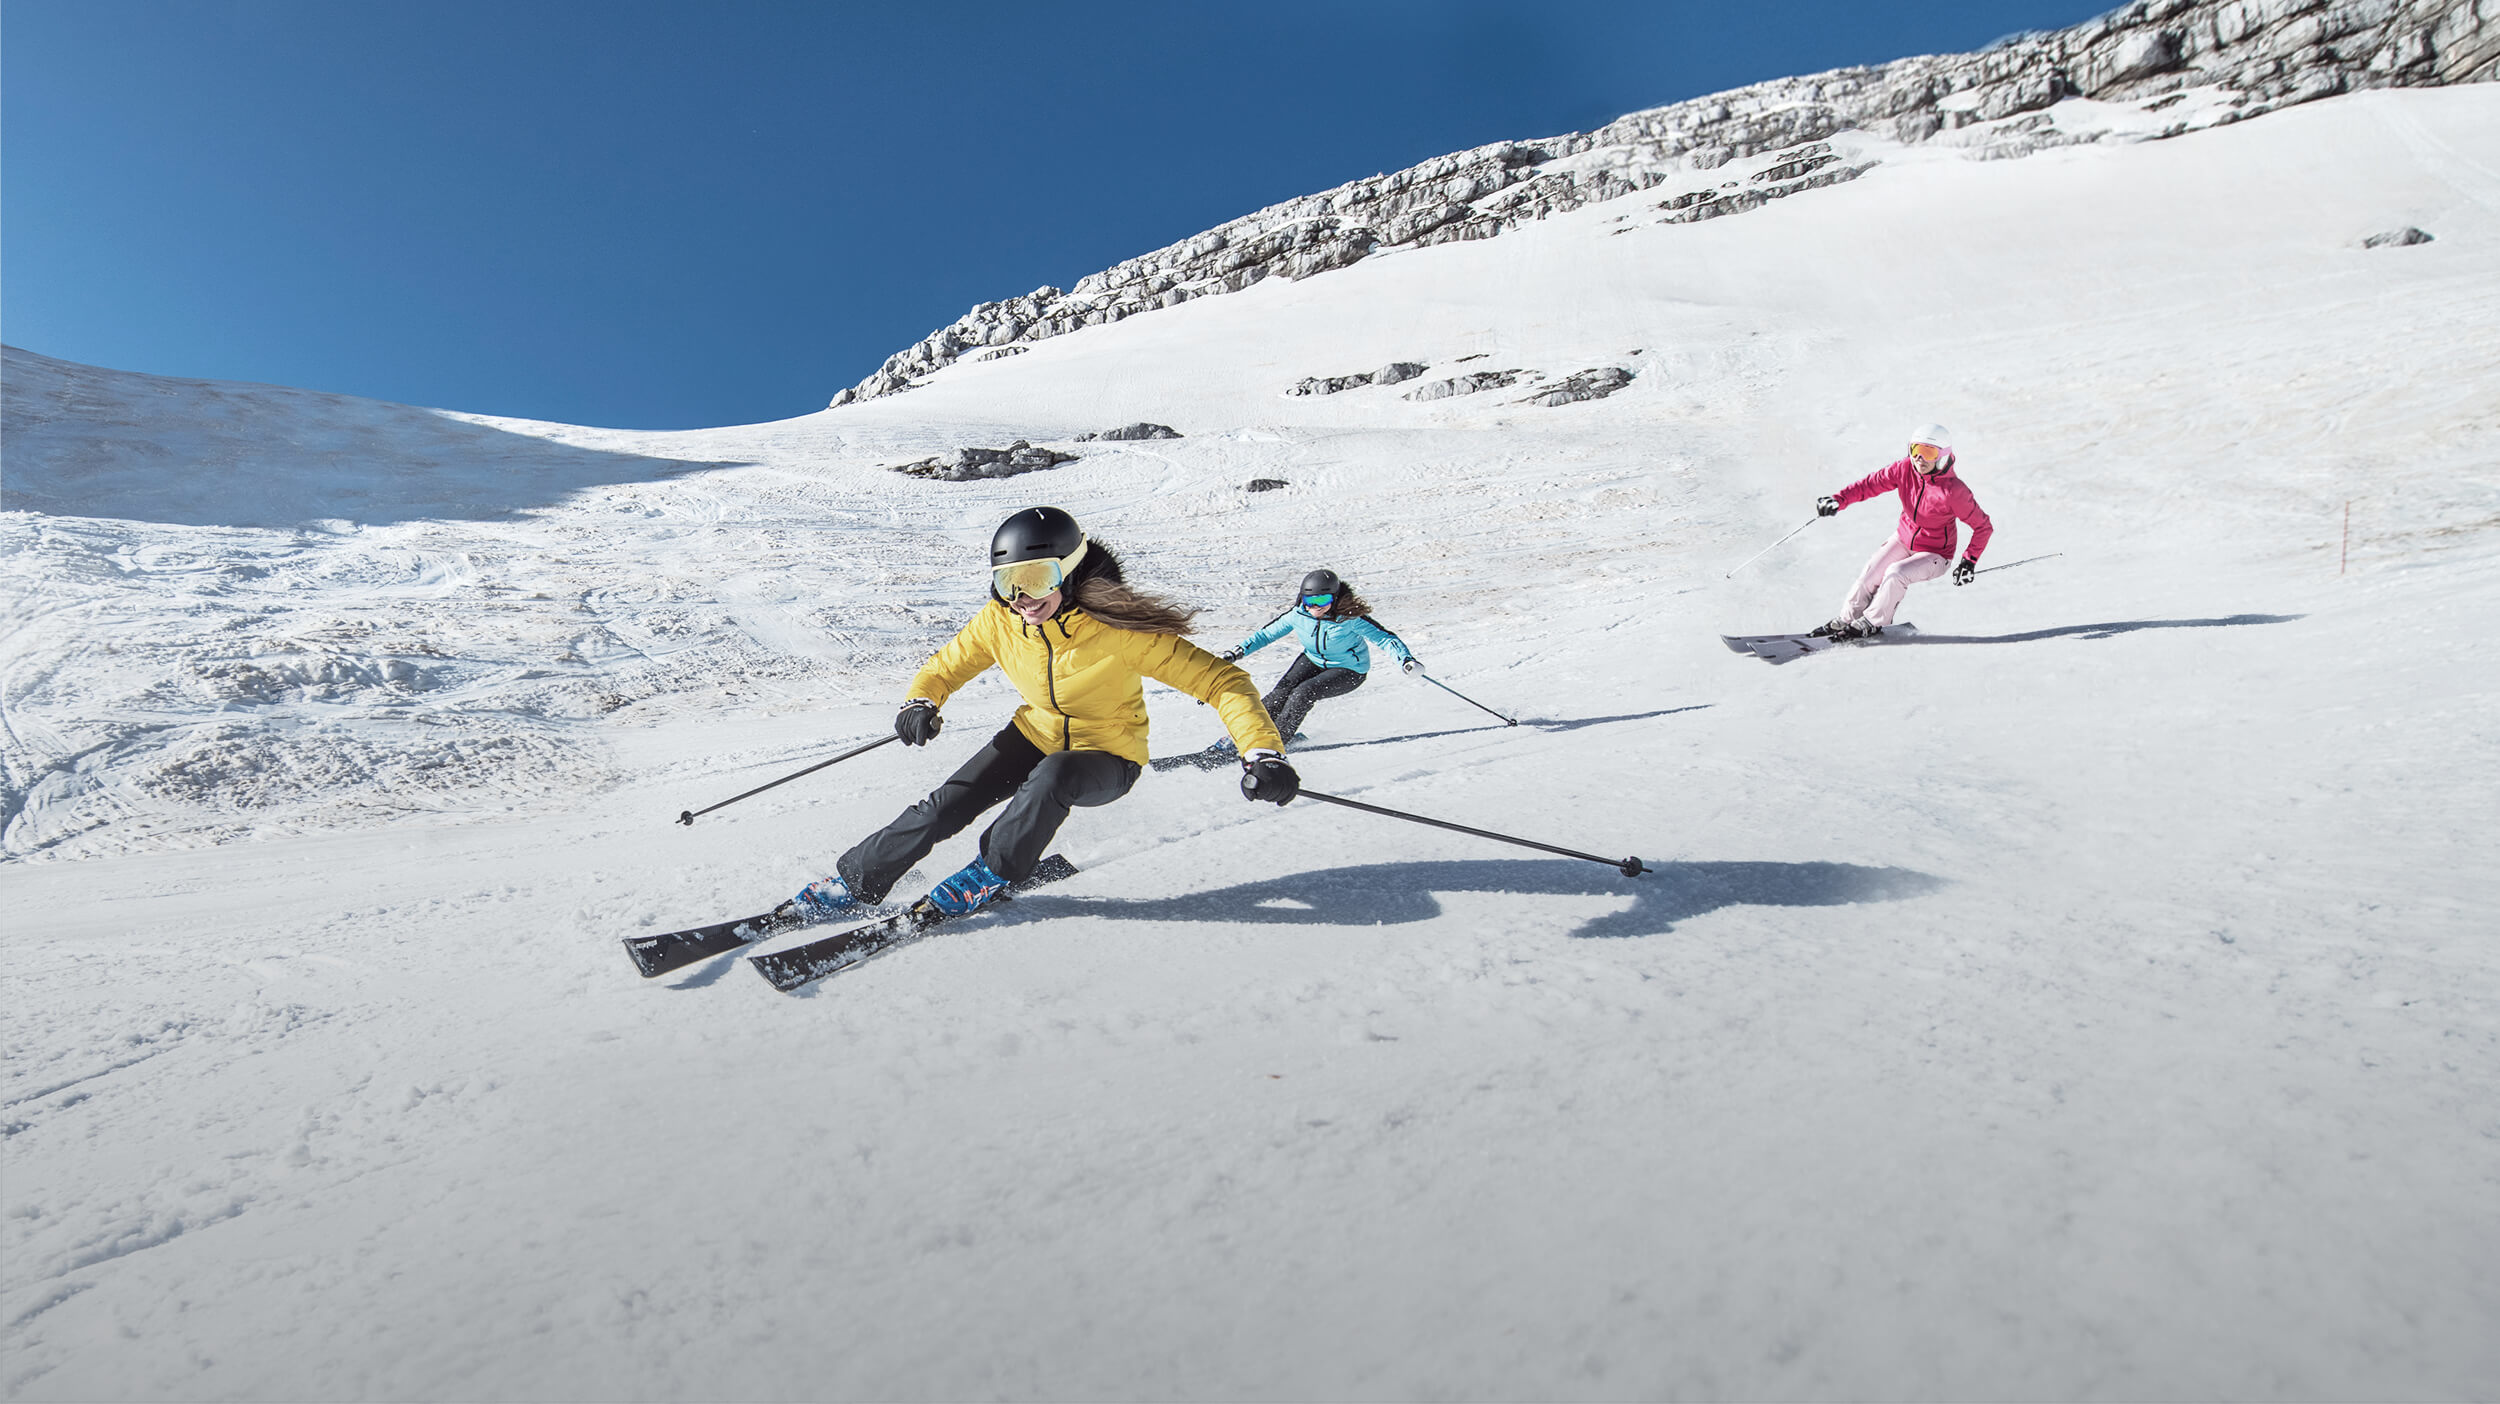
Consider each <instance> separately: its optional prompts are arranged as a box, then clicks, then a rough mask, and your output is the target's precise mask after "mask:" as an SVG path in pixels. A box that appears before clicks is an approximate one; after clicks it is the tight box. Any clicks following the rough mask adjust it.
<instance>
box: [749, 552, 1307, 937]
mask: <svg viewBox="0 0 2500 1404" xmlns="http://www.w3.org/2000/svg"><path fill="white" fill-rule="evenodd" d="M1194 613H1196V611H1194V610H1190V609H1185V608H1183V607H1181V606H1179V605H1176V604H1174V603H1172V602H1171V601H1169V600H1165V599H1161V598H1158V597H1156V596H1154V595H1149V594H1145V593H1143V592H1141V591H1138V590H1135V589H1132V588H1131V587H1130V586H1129V585H1128V584H1127V583H1126V581H1125V580H1124V579H1123V578H1122V576H1121V571H1120V558H1119V556H1118V555H1116V554H1114V553H1113V551H1112V549H1111V548H1110V547H1109V546H1108V545H1106V544H1104V543H1103V542H1100V541H1095V540H1090V539H1088V538H1087V536H1086V535H1085V533H1084V531H1083V530H1081V529H1080V528H1079V527H1078V526H1077V522H1076V518H1074V517H1072V516H1069V515H1068V514H1067V513H1066V512H1063V511H1061V510H1060V509H1058V508H1056V507H1028V508H1026V509H1025V510H1023V511H1021V512H1018V513H1016V514H1015V515H1014V516H1012V517H1009V518H1008V519H1007V520H1006V521H1005V522H1004V523H1003V524H1001V525H1000V526H999V528H998V532H997V534H996V535H994V536H993V537H991V538H990V599H989V601H988V603H986V604H984V605H983V606H982V607H981V610H980V612H979V613H977V614H975V615H974V616H973V617H972V621H971V622H970V623H968V624H966V625H964V627H963V629H962V630H961V631H960V632H958V633H957V634H956V635H955V637H954V639H953V640H952V641H951V642H949V643H948V644H947V645H946V646H945V647H944V648H941V649H939V650H938V651H937V652H936V653H935V654H934V655H932V656H931V657H930V659H929V661H928V662H927V663H924V664H922V665H921V668H920V672H919V673H918V674H917V675H915V676H914V677H913V678H912V680H911V687H910V689H909V690H908V692H907V693H906V698H907V700H906V701H905V702H904V703H903V709H902V710H901V711H900V712H898V713H896V714H895V718H894V731H895V734H896V735H897V736H899V737H900V738H901V739H902V742H903V744H904V745H906V746H925V745H927V744H928V743H929V741H930V740H931V739H932V738H934V737H935V736H936V735H937V734H938V726H939V722H940V715H939V709H940V708H942V707H944V706H945V705H946V699H947V698H948V697H950V696H952V695H954V693H955V692H956V690H957V689H959V688H961V687H962V686H963V685H964V684H966V683H968V682H970V681H972V680H973V679H974V678H976V677H979V676H980V675H981V674H982V673H983V672H984V671H986V670H987V669H989V668H991V667H996V668H997V669H998V670H999V671H1000V672H1003V673H1005V674H1006V675H1007V680H1008V681H1009V682H1012V683H1014V684H1015V687H1016V691H1017V692H1018V693H1020V694H1022V696H1023V698H1024V705H1023V706H1021V707H1019V708H1017V709H1016V713H1015V715H1014V716H1013V717H1012V718H1010V719H1009V721H1008V723H1007V725H1006V726H1004V727H1002V728H1000V730H999V732H998V734H997V735H996V736H993V737H991V738H990V739H989V743H988V744H987V745H984V746H983V747H982V748H981V749H980V750H979V751H977V752H975V753H974V754H973V757H972V759H970V760H968V761H966V762H964V764H963V767H962V768H961V769H959V770H957V771H956V772H955V773H954V774H953V775H951V776H949V777H948V778H947V780H946V783H945V784H943V785H940V786H938V787H937V789H935V790H933V791H931V792H930V794H929V797H928V798H926V799H924V800H922V801H920V803H918V804H915V805H913V806H912V807H911V808H909V809H906V810H904V811H903V812H902V813H901V814H900V815H898V816H896V818H895V820H894V822H893V823H891V824H888V825H886V826H885V827H884V828H882V829H879V830H878V831H877V832H875V833H873V834H870V835H869V836H868V837H866V838H864V839H861V840H860V841H859V842H858V843H857V844H855V845H853V846H852V848H851V850H850V851H849V852H848V853H845V854H843V855H842V857H841V858H840V859H839V860H837V862H836V864H835V875H834V876H832V877H828V878H825V879H824V880H822V881H820V882H814V883H810V884H808V886H807V887H806V889H805V890H803V891H801V892H800V893H799V895H798V896H797V898H796V899H794V900H795V901H796V902H797V903H798V905H799V907H800V908H801V909H802V910H803V911H804V912H805V913H806V914H807V915H808V917H809V918H810V919H811V920H817V921H823V920H827V919H830V918H832V917H834V916H837V915H839V914H841V913H843V912H846V911H848V910H849V909H851V908H852V907H855V906H859V905H863V904H873V903H876V902H882V901H884V900H885V895H886V892H887V890H888V889H890V888H891V887H893V885H894V882H895V879H897V878H899V877H901V876H902V875H903V874H904V873H905V872H906V871H908V870H909V869H910V868H911V866H912V864H914V863H917V862H919V861H920V860H921V859H922V858H925V857H927V856H928V854H929V851H930V850H931V849H932V848H935V847H936V846H937V845H938V843H939V842H940V841H942V840H944V839H947V838H951V837H953V836H954V835H955V834H957V833H960V832H962V831H963V829H964V827H965V826H966V825H968V824H970V823H971V822H972V821H973V819H974V818H975V817H976V816H978V815H979V814H981V813H982V812H983V811H985V810H988V809H990V808H992V807H993V806H996V805H998V804H1001V803H1004V804H1005V805H1006V806H1007V808H1006V809H1005V811H1004V812H1002V813H1001V814H1000V815H999V816H998V818H997V819H996V820H994V821H992V822H991V824H990V826H989V828H988V829H986V830H984V831H983V832H982V834H981V852H980V856H978V857H976V858H974V859H973V860H972V861H971V862H969V863H967V864H965V865H964V866H963V868H962V869H961V870H960V871H958V872H957V873H956V874H955V875H954V876H953V877H950V878H948V879H946V880H945V881H944V882H941V883H939V884H938V885H937V886H936V887H934V888H932V889H931V890H930V892H929V895H928V897H927V899H926V900H927V902H928V904H929V905H930V906H932V907H934V908H936V909H937V910H938V911H939V912H942V913H944V914H945V915H947V916H961V915H963V914H964V913H966V912H969V911H972V910H974V909H975V908H977V907H979V906H981V905H982V904H983V903H985V902H988V901H989V900H991V899H992V898H994V897H996V896H998V895H999V894H1000V893H1002V892H1005V891H1006V890H1007V889H1008V888H1009V887H1010V886H1012V885H1013V884H1015V883H1018V882H1021V881H1023V880H1024V879H1025V878H1027V877H1030V876H1031V875H1032V873H1033V870H1034V867H1035V866H1036V865H1037V864H1038V863H1039V862H1040V861H1041V857H1042V852H1043V850H1044V849H1045V848H1046V847H1048V846H1049V844H1050V840H1051V838H1052V836H1053V835H1055V834H1057V833H1058V832H1059V826H1060V824H1061V823H1063V822H1065V821H1066V819H1067V817H1068V810H1069V809H1070V808H1071V807H1076V806H1083V807H1088V808H1091V807H1093V806H1097V805H1105V804H1109V803H1111V802H1112V801H1113V800H1116V799H1118V798H1119V797H1120V796H1122V795H1125V794H1127V793H1128V792H1129V787H1131V786H1133V785H1135V784H1136V783H1137V775H1138V771H1139V770H1140V769H1141V768H1142V767H1143V766H1144V765H1145V762H1146V698H1145V688H1144V684H1143V682H1142V681H1141V679H1144V678H1153V679H1154V680H1155V681H1157V682H1160V683H1164V684H1167V685H1169V686H1171V687H1175V688H1178V689H1180V690H1181V691H1182V692H1186V693H1188V694H1189V695H1190V696H1192V697H1195V698H1197V699H1198V700H1199V701H1201V702H1204V703H1207V704H1209V705H1210V706H1212V707H1214V708H1215V710H1216V712H1217V714H1218V715H1220V716H1222V717H1223V719H1224V726H1225V729H1226V730H1227V731H1229V732H1231V733H1232V737H1233V742H1234V744H1235V745H1236V746H1237V747H1239V749H1240V752H1241V758H1242V780H1241V792H1242V795H1243V796H1244V797H1245V798H1248V799H1251V800H1266V801H1269V802H1272V803H1275V804H1285V803H1287V802H1289V801H1291V800H1292V799H1293V797H1294V796H1295V795H1296V794H1297V793H1299V792H1300V790H1301V787H1302V782H1301V779H1300V777H1298V776H1297V775H1295V774H1294V771H1293V767H1292V766H1290V765H1288V764H1286V762H1285V758H1284V755H1283V749H1284V743H1283V741H1282V740H1281V739H1280V738H1279V737H1278V736H1277V733H1276V726H1275V723H1273V722H1271V721H1270V720H1269V719H1268V715H1267V710H1266V709H1265V708H1264V707H1262V706H1261V705H1260V704H1259V693H1258V689H1257V688H1256V687H1255V686H1253V685H1252V684H1251V681H1250V677H1249V675H1248V674H1247V673H1244V672H1242V671H1241V669H1239V668H1236V667H1234V666H1232V665H1231V664H1230V663H1226V662H1223V661H1220V660H1218V659H1217V658H1216V657H1215V656H1214V655H1212V654H1210V653H1208V652H1207V651H1206V650H1204V649H1201V648H1199V647H1198V646H1197V645H1195V644H1193V643H1190V642H1189V641H1188V640H1187V639H1186V638H1185V637H1183V636H1184V635H1186V634H1187V633H1188V632H1189V621H1190V618H1191V616H1192V615H1193V614H1194Z"/></svg>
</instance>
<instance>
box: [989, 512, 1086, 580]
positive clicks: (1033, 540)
mask: <svg viewBox="0 0 2500 1404" xmlns="http://www.w3.org/2000/svg"><path fill="white" fill-rule="evenodd" d="M1084 544H1085V532H1084V529H1083V528H1081V527H1079V526H1078V525H1077V524H1076V518H1074V517H1071V516H1069V515H1068V514H1067V513H1065V512H1063V511H1061V510H1059V509H1058V508H1056V507H1027V508H1025V509H1024V510H1023V511H1021V512H1018V513H1016V514H1015V515H1014V516H1012V517H1009V518H1008V519H1007V520H1005V521H1003V522H1000V523H999V524H998V532H997V534H996V535H994V536H992V537H991V538H990V569H992V570H996V569H998V568H999V567H1000V566H1003V565H1014V564H1015V563H1016V562H1018V561H1041V560H1056V559H1065V558H1066V557H1069V556H1073V555H1075V554H1076V550H1077V548H1078V547H1080V546H1082V545H1084Z"/></svg>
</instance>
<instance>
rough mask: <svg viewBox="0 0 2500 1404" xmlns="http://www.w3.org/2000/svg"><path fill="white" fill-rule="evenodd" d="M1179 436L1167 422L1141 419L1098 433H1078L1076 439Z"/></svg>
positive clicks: (1167, 437) (1087, 441)
mask: <svg viewBox="0 0 2500 1404" xmlns="http://www.w3.org/2000/svg"><path fill="white" fill-rule="evenodd" d="M1180 436H1181V431H1180V430H1178V429H1175V428H1173V427H1172V426H1171V425H1169V424H1148V423H1145V422H1144V421H1142V420H1141V421H1139V422H1138V423H1135V424H1123V425H1121V426H1120V427H1119V428H1117V429H1105V430H1103V431H1102V432H1101V433H1099V434H1079V435H1077V436H1076V441H1077V442H1078V443H1080V444H1090V443H1092V442H1093V441H1094V440H1096V439H1112V440H1123V439H1126V440H1135V439H1177V438H1179V437H1180Z"/></svg>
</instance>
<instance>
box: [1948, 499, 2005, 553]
mask: <svg viewBox="0 0 2500 1404" xmlns="http://www.w3.org/2000/svg"><path fill="white" fill-rule="evenodd" d="M1954 515H1955V516H1958V517H1960V518H1961V519H1962V520H1963V521H1964V522H1965V523H1967V524H1968V525H1969V526H1970V545H1969V547H1968V548H1966V549H1965V550H1964V551H1963V552H1962V559H1963V560H1966V561H1975V560H1978V559H1979V553H1980V552H1982V551H1985V550H1987V549H1988V538H1990V537H1992V536H1994V535H1996V534H1997V528H1996V523H1994V522H1992V521H1989V520H1988V514H1987V513H1986V512H1983V511H1981V510H1980V509H1979V498H1978V496H1977V494H1975V493H1973V492H1972V491H1971V490H1970V489H1969V488H1968V487H1965V488H1963V489H1962V501H1961V503H1960V504H1959V506H1958V507H1957V509H1956V511H1955V512H1954Z"/></svg>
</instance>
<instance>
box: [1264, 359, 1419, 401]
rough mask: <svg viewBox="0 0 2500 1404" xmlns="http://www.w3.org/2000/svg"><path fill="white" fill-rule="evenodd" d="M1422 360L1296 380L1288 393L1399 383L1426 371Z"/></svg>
mask: <svg viewBox="0 0 2500 1404" xmlns="http://www.w3.org/2000/svg"><path fill="white" fill-rule="evenodd" d="M1424 369H1425V368H1424V364H1423V362H1421V361H1391V362H1390V363H1389V364H1387V365H1385V366H1382V367H1381V368H1380V369H1378V370H1376V371H1358V372H1356V373H1355V374H1353V375H1318V376H1313V377H1311V378H1310V379H1308V380H1304V381H1299V382H1296V383H1295V385H1294V386H1293V388H1292V389H1290V390H1287V391H1286V392H1285V393H1286V394H1288V395H1334V394H1336V393H1337V392H1338V391H1340V390H1352V389H1354V388H1356V387H1357V386H1363V385H1398V384H1402V383H1404V382H1406V381H1409V380H1413V379H1414V378H1415V377H1417V376H1419V375H1422V374H1423V373H1424Z"/></svg>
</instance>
